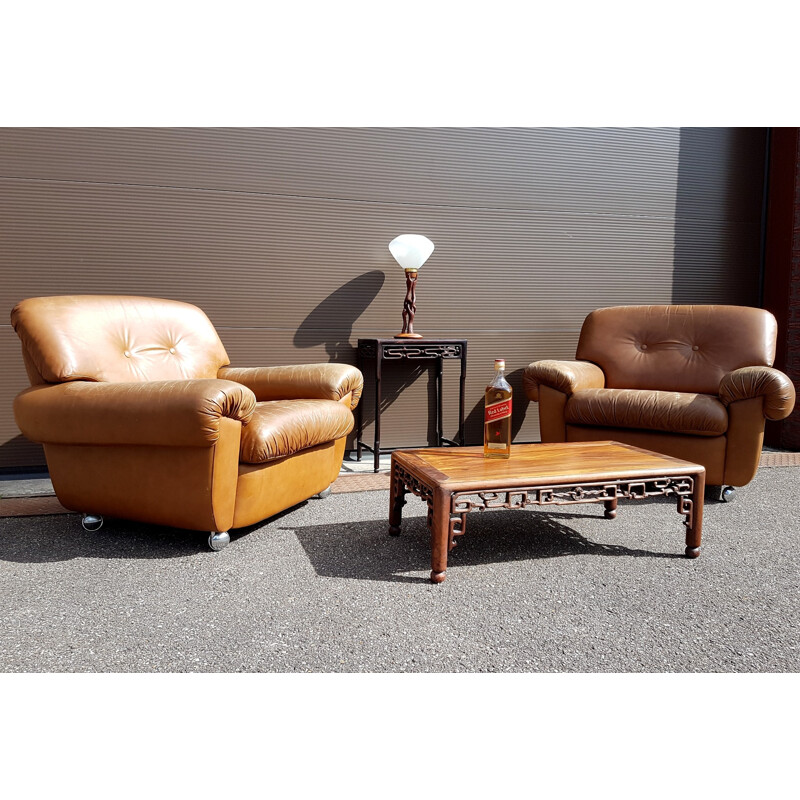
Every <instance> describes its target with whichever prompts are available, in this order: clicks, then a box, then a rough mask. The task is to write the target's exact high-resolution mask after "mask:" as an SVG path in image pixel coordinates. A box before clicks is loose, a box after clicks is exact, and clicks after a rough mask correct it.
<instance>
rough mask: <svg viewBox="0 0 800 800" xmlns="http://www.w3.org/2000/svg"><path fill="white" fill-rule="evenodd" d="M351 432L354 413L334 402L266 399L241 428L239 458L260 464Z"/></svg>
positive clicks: (248, 462)
mask: <svg viewBox="0 0 800 800" xmlns="http://www.w3.org/2000/svg"><path fill="white" fill-rule="evenodd" d="M351 430H353V414H352V413H351V411H350V409H349V408H348V406H347V405H344V404H343V403H339V402H337V401H335V400H269V401H266V402H263V403H257V404H256V410H255V412H253V416H252V417H251V419H250V422H249V423H248V424H247V425H244V426H243V427H242V443H241V449H240V454H239V459H240V460H241V461H243V462H245V463H247V464H262V463H264V462H266V461H275V460H276V459H278V458H284V457H285V456H290V455H292V454H293V453H297V452H299V451H300V450H306V449H307V448H309V447H314V446H315V445H318V444H324V443H325V442H330V441H333V440H334V439H340V438H341V437H342V436H346V435H347V434H348V433H350V431H351Z"/></svg>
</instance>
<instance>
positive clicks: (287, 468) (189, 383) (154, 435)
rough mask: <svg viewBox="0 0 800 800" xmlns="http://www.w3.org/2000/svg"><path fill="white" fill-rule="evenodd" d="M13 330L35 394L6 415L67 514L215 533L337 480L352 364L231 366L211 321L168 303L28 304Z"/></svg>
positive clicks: (348, 418)
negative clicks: (28, 443) (38, 453)
mask: <svg viewBox="0 0 800 800" xmlns="http://www.w3.org/2000/svg"><path fill="white" fill-rule="evenodd" d="M11 320H12V324H13V325H14V329H15V330H16V331H17V333H18V334H19V337H20V339H21V341H22V349H23V358H24V360H25V364H26V369H27V370H28V374H29V377H30V379H31V384H32V386H31V388H30V389H26V390H25V391H23V392H22V393H20V394H19V395H18V396H17V398H16V399H15V402H14V414H15V418H16V420H17V424H18V425H19V427H20V429H21V430H22V432H23V433H24V434H25V435H26V436H27V437H28V438H30V439H32V440H33V441H37V442H41V443H42V444H43V445H44V450H45V455H46V457H47V463H48V467H49V469H50V476H51V479H52V481H53V486H54V488H55V491H56V494H57V496H58V498H59V500H60V501H61V503H62V504H63V505H65V506H66V507H67V508H70V509H73V510H75V511H83V512H91V513H96V514H103V515H108V516H111V517H122V518H127V519H135V520H140V521H143V522H151V523H156V524H160V525H171V526H176V527H180V528H189V529H195V530H206V531H225V530H228V529H229V528H230V527H231V526H233V525H234V523H235V520H238V522H236V524H238V525H249V524H253V523H255V522H258V521H260V520H261V519H264V518H266V517H267V516H271V515H273V514H276V513H278V512H279V511H282V510H284V509H285V508H288V507H290V506H292V505H295V504H297V503H299V502H301V501H302V500H305V499H307V498H308V497H309V496H311V495H312V494H316V493H318V492H320V491H322V490H323V489H325V488H327V486H329V485H330V484H331V483H332V482H333V480H334V479H335V478H336V475H338V473H339V470H340V468H341V464H342V457H343V454H344V445H345V437H346V436H347V434H348V433H349V432H350V431H351V430H352V428H353V414H352V410H351V409H352V408H354V407H355V405H356V404H357V403H358V398H359V397H360V395H361V390H362V386H363V378H362V376H361V373H360V372H359V371H358V370H357V369H356V368H355V367H352V366H349V365H346V364H319V365H311V364H307V365H303V366H298V367H267V368H257V369H245V368H233V367H230V368H228V367H227V364H228V357H227V354H226V352H225V348H224V347H223V345H222V342H221V341H220V339H219V337H218V336H217V333H216V331H215V330H214V327H213V326H212V325H211V322H210V321H209V320H208V317H206V315H205V314H204V313H203V312H202V311H201V310H200V309H199V308H196V307H195V306H191V305H188V304H186V303H179V302H176V301H172V300H159V299H155V298H142V297H125V296H115V297H104V296H70V297H44V298H32V299H30V300H24V301H22V302H21V303H19V304H18V305H17V306H16V307H15V308H14V310H13V312H12V315H11ZM239 378H241V381H240V380H238V379H239ZM254 392H255V393H254ZM259 401H261V402H259ZM243 459H244V460H243ZM245 462H254V463H245Z"/></svg>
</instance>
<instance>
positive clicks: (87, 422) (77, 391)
mask: <svg viewBox="0 0 800 800" xmlns="http://www.w3.org/2000/svg"><path fill="white" fill-rule="evenodd" d="M255 408H256V399H255V397H254V396H253V393H252V392H251V391H250V390H249V389H248V388H246V387H245V386H242V385H240V384H238V383H234V382H233V381H220V380H214V379H210V380H194V381H155V382H154V383H87V382H86V381H73V382H70V383H60V384H55V385H40V386H34V387H31V388H30V389H26V390H25V391H24V392H22V393H21V394H19V395H17V397H16V398H15V400H14V415H15V417H16V420H17V424H18V425H19V427H20V429H21V430H23V431H24V432H25V435H26V436H27V437H28V438H29V439H32V440H33V441H37V442H47V443H50V444H153V445H165V444H171V445H182V446H187V447H204V446H207V445H209V444H212V443H214V442H216V441H217V439H218V438H219V420H220V419H221V418H222V417H230V418H231V419H235V420H238V421H239V422H244V423H246V422H248V421H249V420H250V418H251V417H252V416H253V412H254V410H255Z"/></svg>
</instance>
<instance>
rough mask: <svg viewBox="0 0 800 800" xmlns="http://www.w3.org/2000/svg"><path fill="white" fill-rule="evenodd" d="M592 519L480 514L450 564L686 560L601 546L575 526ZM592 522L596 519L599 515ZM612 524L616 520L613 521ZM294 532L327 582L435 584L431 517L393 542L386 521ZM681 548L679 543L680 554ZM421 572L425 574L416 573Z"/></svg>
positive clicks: (412, 523) (407, 525)
mask: <svg viewBox="0 0 800 800" xmlns="http://www.w3.org/2000/svg"><path fill="white" fill-rule="evenodd" d="M589 516H590V515H585V514H565V513H550V512H538V511H537V512H530V511H503V512H497V513H493V512H489V513H487V514H485V515H484V514H474V515H472V516H471V517H469V518H468V520H467V530H466V534H465V535H464V536H461V537H459V538H458V540H457V547H455V548H454V549H453V550H452V551H451V553H450V557H449V566H459V567H463V566H473V565H479V564H492V563H500V562H511V561H524V560H529V559H536V558H558V557H563V556H575V555H594V556H628V557H634V558H683V554H682V553H678V552H675V553H657V552H651V551H649V550H636V549H632V548H630V547H624V546H622V545H609V544H598V543H596V542H593V541H591V540H589V539H587V538H586V537H584V536H582V535H581V534H580V533H578V532H577V531H576V530H573V529H572V528H570V527H569V522H570V520H575V519H579V518H582V517H583V518H588V517H589ZM591 518H593V519H597V517H596V516H595V515H591ZM608 524H609V525H613V524H614V523H613V522H609V523H608ZM284 530H291V531H293V532H294V533H295V534H296V536H297V538H298V539H299V541H300V544H301V545H302V546H303V548H304V550H305V551H306V554H307V555H308V558H309V560H310V561H311V564H312V566H313V567H314V570H315V571H316V572H317V574H318V575H320V576H321V577H327V578H355V579H360V580H377V581H401V582H408V583H419V582H427V581H428V572H429V570H430V567H431V565H430V539H429V536H428V531H427V526H426V521H425V518H424V517H408V518H406V519H404V520H403V530H402V533H401V535H400V536H389V534H388V525H387V523H386V522H385V521H384V520H367V521H361V522H347V523H333V524H328V525H311V526H308V527H304V528H300V527H295V528H285V529H284ZM678 548H680V549H682V539H681V538H680V536H679V537H678V538H677V542H676V549H678ZM417 572H422V573H424V575H412V574H409V573H417Z"/></svg>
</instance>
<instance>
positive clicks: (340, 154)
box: [0, 128, 766, 467]
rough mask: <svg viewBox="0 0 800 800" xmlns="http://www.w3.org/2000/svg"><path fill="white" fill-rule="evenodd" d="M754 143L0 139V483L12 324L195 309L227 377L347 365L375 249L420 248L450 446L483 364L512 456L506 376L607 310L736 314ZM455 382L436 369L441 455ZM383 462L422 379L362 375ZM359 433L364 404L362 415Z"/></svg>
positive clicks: (340, 132) (525, 417)
mask: <svg viewBox="0 0 800 800" xmlns="http://www.w3.org/2000/svg"><path fill="white" fill-rule="evenodd" d="M765 139H766V136H765V131H764V130H763V129H741V128H739V129H736V128H713V129H677V128H674V129H673V128H656V129H648V128H633V129H631V128H627V129H625V128H623V129H607V128H602V129H596V128H567V129H559V128H545V129H522V128H499V129H498V128H468V129H454V128H431V129H419V128H360V129H358V128H356V129H346V128H317V129H313V128H299V129H297V128H270V129H187V128H172V129H146V128H126V129H102V128H91V129H75V128H73V129H53V128H47V129H10V128H9V129H0V268H1V269H2V290H0V291H2V298H3V303H2V306H3V308H4V309H5V310H4V311H3V314H4V316H5V321H4V322H3V321H2V320H0V367H2V369H3V374H4V376H6V380H5V381H4V382H3V384H2V386H1V387H0V467H12V466H16V467H21V466H30V465H35V464H41V463H43V458H42V455H41V452H40V450H39V448H37V447H34V446H32V445H30V444H29V443H27V442H25V441H24V440H22V439H21V438H20V437H19V436H18V431H17V429H16V427H15V425H14V422H13V418H12V414H11V401H12V399H13V396H14V395H15V394H16V393H17V392H18V391H19V390H20V389H22V388H23V387H24V386H26V385H27V380H26V378H25V372H24V369H23V367H22V360H21V357H20V353H19V344H18V341H17V338H16V336H15V334H14V333H13V331H12V330H11V328H10V325H8V324H7V321H8V316H7V315H8V312H9V311H10V309H11V307H12V306H13V304H14V303H15V302H16V301H18V300H19V299H22V298H24V297H31V296H36V295H45V294H72V293H120V294H145V295H153V296H162V297H170V298H176V299H181V300H186V301H188V302H192V303H196V304H197V305H200V306H201V307H202V308H204V309H205V310H206V312H207V313H208V314H209V316H210V317H211V319H212V321H213V322H214V323H215V325H216V326H217V327H218V330H219V332H220V335H221V337H222V339H223V341H224V342H225V345H226V347H227V348H228V352H229V354H230V356H231V359H232V361H233V363H234V364H238V365H262V364H281V363H307V362H314V361H328V360H331V359H336V360H342V361H350V362H354V360H355V354H354V348H353V346H354V344H355V341H356V339H357V338H358V337H359V336H364V337H366V336H391V335H392V334H394V333H396V332H398V331H399V330H400V327H401V324H402V320H401V316H400V314H401V310H402V300H403V296H404V294H405V283H404V278H403V273H402V270H401V269H400V268H399V267H398V266H397V264H396V263H395V262H394V261H393V260H392V258H391V256H390V254H389V251H388V249H387V247H386V245H387V244H388V242H389V241H390V240H391V239H392V238H393V237H394V236H396V235H397V234H399V233H406V232H409V233H423V234H425V235H427V236H428V237H430V238H431V239H432V240H433V241H434V242H435V244H436V250H435V252H434V254H433V256H431V259H430V261H429V262H428V263H427V264H426V265H425V266H424V267H423V269H422V270H421V272H420V278H419V283H418V288H417V303H418V310H417V318H416V321H415V329H416V330H418V331H419V332H421V333H423V334H425V335H428V336H431V337H446V336H453V337H460V338H462V337H463V338H467V339H468V340H469V354H470V356H469V367H468V381H467V393H468V402H467V410H468V414H469V422H468V429H467V431H468V436H469V438H470V440H471V441H473V442H477V441H479V439H480V435H481V432H480V411H481V404H482V396H483V395H482V391H483V386H484V384H485V381H486V379H487V378H488V377H489V375H490V373H491V371H492V360H493V359H494V358H496V357H500V356H502V357H505V358H506V360H507V362H508V369H509V371H510V372H511V374H512V383H513V385H514V386H515V388H516V389H517V398H518V400H517V410H516V414H515V429H516V431H517V437H516V438H517V440H518V441H532V440H535V439H537V438H538V419H537V416H536V408H535V406H530V407H527V408H526V406H527V404H526V402H525V401H524V398H523V396H522V392H521V386H520V373H521V370H522V368H524V366H525V365H527V364H528V363H529V362H530V361H533V360H535V359H539V358H571V357H573V356H574V351H575V344H576V341H577V335H578V331H579V329H580V324H581V322H582V320H583V318H584V316H585V315H586V314H587V313H588V312H589V311H590V310H591V309H593V308H596V307H599V306H603V305H616V304H629V303H669V302H693V303H737V304H749V305H756V304H757V303H758V274H759V247H760V245H759V242H760V225H761V200H762V189H763V164H764V147H765ZM457 369H458V368H457V365H455V364H448V365H446V372H445V389H446V396H445V422H446V430H445V435H447V436H451V437H452V436H454V435H455V432H456V425H457V420H456V414H455V406H456V401H457ZM385 384H386V385H385V387H384V398H385V403H386V407H385V410H384V415H383V417H382V422H383V431H382V442H383V444H384V445H385V446H390V447H391V446H401V445H403V446H406V445H407V446H413V445H421V444H425V443H426V442H427V441H428V436H429V434H430V432H431V431H430V423H429V419H428V410H429V407H430V401H431V384H430V376H429V373H428V371H427V370H425V369H424V368H422V367H420V366H419V365H416V366H414V365H393V366H392V367H391V368H389V369H387V372H386V375H385ZM365 410H366V416H365V421H366V422H367V423H368V427H367V436H370V435H371V423H372V410H371V403H369V402H368V404H367V407H366V409H365Z"/></svg>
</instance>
